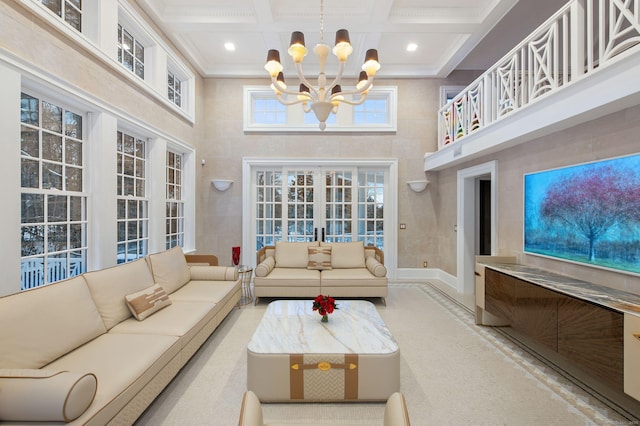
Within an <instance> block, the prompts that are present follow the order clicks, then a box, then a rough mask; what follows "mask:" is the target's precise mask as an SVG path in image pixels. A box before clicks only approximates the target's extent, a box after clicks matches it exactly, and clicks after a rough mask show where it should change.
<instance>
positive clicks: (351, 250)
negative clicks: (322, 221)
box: [322, 241, 365, 269]
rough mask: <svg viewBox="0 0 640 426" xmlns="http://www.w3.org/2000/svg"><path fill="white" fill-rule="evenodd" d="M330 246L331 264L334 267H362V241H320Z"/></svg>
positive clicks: (363, 264) (363, 265)
mask: <svg viewBox="0 0 640 426" xmlns="http://www.w3.org/2000/svg"><path fill="white" fill-rule="evenodd" d="M322 245H323V246H330V247H331V266H332V267H333V268H334V269H341V268H364V267H365V263H364V243H363V242H362V241H354V242H349V243H322Z"/></svg>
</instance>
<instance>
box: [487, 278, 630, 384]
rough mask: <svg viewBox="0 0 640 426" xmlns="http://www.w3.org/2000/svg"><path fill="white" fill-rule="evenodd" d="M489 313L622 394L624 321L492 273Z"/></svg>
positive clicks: (599, 308)
mask: <svg viewBox="0 0 640 426" xmlns="http://www.w3.org/2000/svg"><path fill="white" fill-rule="evenodd" d="M485 274H486V275H485V292H486V293H485V309H486V310H487V311H488V312H491V313H492V314H494V315H497V316H499V317H501V318H504V319H505V320H506V321H508V323H509V325H510V326H511V327H512V328H513V329H514V330H517V331H519V332H521V333H522V334H524V335H526V336H528V337H529V338H531V339H533V340H535V341H536V342H538V343H540V344H542V345H544V346H545V347H547V348H549V349H551V350H553V351H555V352H558V353H559V354H561V355H563V356H564V357H565V358H566V359H568V360H570V361H572V362H573V363H575V364H576V365H578V366H580V367H582V368H583V369H584V370H585V371H587V372H588V373H589V374H591V375H592V376H594V377H596V378H598V379H599V380H601V381H603V382H604V383H607V384H608V385H610V386H611V387H612V388H613V389H616V390H620V391H622V390H623V377H624V363H623V358H624V345H623V333H624V315H623V314H622V313H620V312H615V311H613V310H611V309H609V308H606V307H603V306H598V305H594V304H592V303H589V302H585V301H582V300H579V299H577V298H574V297H571V296H568V295H565V294H561V293H558V292H555V291H553V290H548V289H546V288H543V287H540V286H538V285H536V284H531V283H529V282H526V281H523V280H521V279H518V278H515V277H513V276H510V275H507V274H504V273H502V272H498V271H494V270H492V269H490V268H488V269H487V270H486V272H485Z"/></svg>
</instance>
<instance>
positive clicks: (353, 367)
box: [289, 354, 358, 401]
mask: <svg viewBox="0 0 640 426" xmlns="http://www.w3.org/2000/svg"><path fill="white" fill-rule="evenodd" d="M289 363H290V370H289V377H290V388H291V396H290V397H291V399H292V400H301V399H304V400H310V401H313V400H336V401H337V400H357V399H358V355H356V354H314V355H302V354H292V355H290V356H289Z"/></svg>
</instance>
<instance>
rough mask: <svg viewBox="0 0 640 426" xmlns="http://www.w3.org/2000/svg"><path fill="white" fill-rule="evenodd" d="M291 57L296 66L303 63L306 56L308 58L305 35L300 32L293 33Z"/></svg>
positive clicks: (290, 45) (290, 49)
mask: <svg viewBox="0 0 640 426" xmlns="http://www.w3.org/2000/svg"><path fill="white" fill-rule="evenodd" d="M287 52H289V55H291V58H293V62H295V63H296V64H298V63H300V62H302V60H303V59H304V57H305V56H307V52H308V50H307V48H306V47H305V45H304V34H303V33H302V32H300V31H294V32H292V33H291V43H290V44H289V50H288V51H287Z"/></svg>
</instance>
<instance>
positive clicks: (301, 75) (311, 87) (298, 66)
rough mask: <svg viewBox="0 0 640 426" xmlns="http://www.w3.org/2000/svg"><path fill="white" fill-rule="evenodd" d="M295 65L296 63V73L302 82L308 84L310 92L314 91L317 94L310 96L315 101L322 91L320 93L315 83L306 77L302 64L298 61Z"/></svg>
mask: <svg viewBox="0 0 640 426" xmlns="http://www.w3.org/2000/svg"><path fill="white" fill-rule="evenodd" d="M295 65H296V73H297V74H298V79H299V80H300V83H302V84H304V85H305V86H307V87H308V88H309V92H313V94H314V95H315V96H310V97H311V100H312V101H314V102H315V101H317V100H318V99H320V93H318V90H317V89H316V88H315V86H314V85H313V84H311V83H309V82H308V81H307V79H306V78H305V76H304V73H303V72H302V64H301V63H299V62H297V63H296V64H295Z"/></svg>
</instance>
